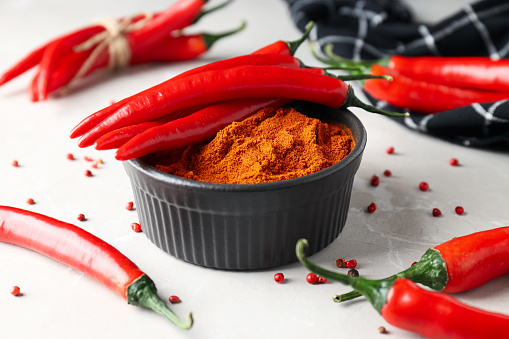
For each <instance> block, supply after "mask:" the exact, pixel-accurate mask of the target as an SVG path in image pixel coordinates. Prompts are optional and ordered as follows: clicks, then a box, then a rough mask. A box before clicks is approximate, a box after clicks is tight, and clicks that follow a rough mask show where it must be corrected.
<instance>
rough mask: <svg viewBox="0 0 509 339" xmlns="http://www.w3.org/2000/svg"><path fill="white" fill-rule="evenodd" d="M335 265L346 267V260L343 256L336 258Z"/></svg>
mask: <svg viewBox="0 0 509 339" xmlns="http://www.w3.org/2000/svg"><path fill="white" fill-rule="evenodd" d="M336 266H337V267H339V268H343V267H346V260H345V258H339V259H336Z"/></svg>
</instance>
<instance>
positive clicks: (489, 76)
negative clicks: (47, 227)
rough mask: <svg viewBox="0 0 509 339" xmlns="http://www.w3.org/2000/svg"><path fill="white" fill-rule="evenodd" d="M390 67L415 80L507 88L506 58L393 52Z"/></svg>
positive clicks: (507, 64)
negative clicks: (416, 55)
mask: <svg viewBox="0 0 509 339" xmlns="http://www.w3.org/2000/svg"><path fill="white" fill-rule="evenodd" d="M389 68H392V69H394V70H395V71H397V72H398V73H400V74H402V75H404V76H406V77H409V78H412V79H416V80H421V81H426V82H434V83H439V84H442V85H447V86H455V87H465V88H476V89H481V90H491V91H497V92H509V60H507V59H500V60H496V61H495V60H491V59H490V58H488V57H430V56H427V57H404V56H393V57H391V58H390V60H389Z"/></svg>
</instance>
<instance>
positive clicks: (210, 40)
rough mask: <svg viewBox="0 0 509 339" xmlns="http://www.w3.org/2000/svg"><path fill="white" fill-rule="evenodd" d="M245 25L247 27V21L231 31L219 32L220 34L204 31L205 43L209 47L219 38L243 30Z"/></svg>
mask: <svg viewBox="0 0 509 339" xmlns="http://www.w3.org/2000/svg"><path fill="white" fill-rule="evenodd" d="M245 27H246V22H245V21H243V22H242V24H241V25H240V26H239V27H238V28H235V29H232V30H231V31H227V32H224V33H219V34H210V33H203V34H202V37H203V41H204V42H205V45H206V46H207V49H208V48H210V47H211V46H212V45H213V44H214V43H215V42H216V41H217V40H219V39H222V38H224V37H227V36H230V35H233V34H235V33H238V32H240V31H242V30H243V29H244V28H245Z"/></svg>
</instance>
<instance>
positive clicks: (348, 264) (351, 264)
mask: <svg viewBox="0 0 509 339" xmlns="http://www.w3.org/2000/svg"><path fill="white" fill-rule="evenodd" d="M346 267H347V268H356V267H357V260H355V259H352V260H348V261H347V262H346Z"/></svg>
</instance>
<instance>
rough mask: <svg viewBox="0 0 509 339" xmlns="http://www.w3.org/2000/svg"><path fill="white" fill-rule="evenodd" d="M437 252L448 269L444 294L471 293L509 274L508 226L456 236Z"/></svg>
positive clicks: (439, 247) (441, 245) (438, 248)
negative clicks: (468, 291) (470, 291)
mask: <svg viewBox="0 0 509 339" xmlns="http://www.w3.org/2000/svg"><path fill="white" fill-rule="evenodd" d="M434 249H435V250H436V251H438V252H439V253H440V255H441V256H442V258H443V260H444V262H445V263H446V266H447V273H448V281H447V285H446V286H445V288H444V289H443V290H442V291H443V292H448V293H457V292H463V291H467V290H471V289H473V288H476V287H479V286H482V285H484V284H486V283H487V282H489V281H491V280H493V279H495V278H498V277H501V276H503V275H506V274H508V273H509V226H506V227H499V228H495V229H491V230H486V231H481V232H476V233H473V234H469V235H466V236H462V237H457V238H454V239H452V240H449V241H447V242H445V243H443V244H440V245H438V246H435V247H434Z"/></svg>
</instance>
